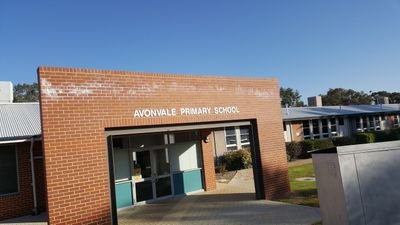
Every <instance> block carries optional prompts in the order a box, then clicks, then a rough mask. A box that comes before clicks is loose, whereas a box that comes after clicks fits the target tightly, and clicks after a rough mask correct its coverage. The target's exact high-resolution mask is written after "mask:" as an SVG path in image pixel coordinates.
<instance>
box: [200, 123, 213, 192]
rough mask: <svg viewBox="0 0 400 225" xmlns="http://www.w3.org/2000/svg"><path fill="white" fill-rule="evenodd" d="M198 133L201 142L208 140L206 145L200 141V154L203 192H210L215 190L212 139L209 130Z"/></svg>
mask: <svg viewBox="0 0 400 225" xmlns="http://www.w3.org/2000/svg"><path fill="white" fill-rule="evenodd" d="M200 133H201V137H202V139H203V140H204V139H207V140H208V142H207V143H205V142H204V141H201V150H202V151H201V152H202V156H203V157H202V158H203V174H204V190H206V191H211V190H215V189H216V188H217V182H216V179H215V168H214V156H213V152H214V139H213V136H212V135H211V130H201V132H200Z"/></svg>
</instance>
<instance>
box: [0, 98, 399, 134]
mask: <svg viewBox="0 0 400 225" xmlns="http://www.w3.org/2000/svg"><path fill="white" fill-rule="evenodd" d="M393 112H394V113H400V104H383V105H352V106H322V107H294V108H283V109H282V116H283V120H285V121H291V120H303V119H312V118H321V117H332V116H351V115H365V114H370V113H372V114H376V113H393ZM40 135H41V125H40V107H39V103H9V104H0V141H7V140H18V139H24V138H30V137H32V136H40Z"/></svg>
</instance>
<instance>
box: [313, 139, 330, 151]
mask: <svg viewBox="0 0 400 225" xmlns="http://www.w3.org/2000/svg"><path fill="white" fill-rule="evenodd" d="M313 147H314V149H313V150H317V149H325V148H333V147H335V145H334V144H333V142H332V139H317V140H314V146H313Z"/></svg>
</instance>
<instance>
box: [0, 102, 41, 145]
mask: <svg viewBox="0 0 400 225" xmlns="http://www.w3.org/2000/svg"><path fill="white" fill-rule="evenodd" d="M41 133H42V132H41V126H40V109H39V103H11V104H0V141H3V140H13V139H22V138H29V137H32V136H36V135H41Z"/></svg>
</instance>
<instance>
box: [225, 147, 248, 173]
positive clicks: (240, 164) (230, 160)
mask: <svg viewBox="0 0 400 225" xmlns="http://www.w3.org/2000/svg"><path fill="white" fill-rule="evenodd" d="M222 163H223V164H225V165H226V170H228V171H232V170H241V169H247V168H250V167H251V166H252V161H251V153H250V151H249V150H237V151H231V152H226V153H225V154H224V155H223V157H222Z"/></svg>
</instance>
